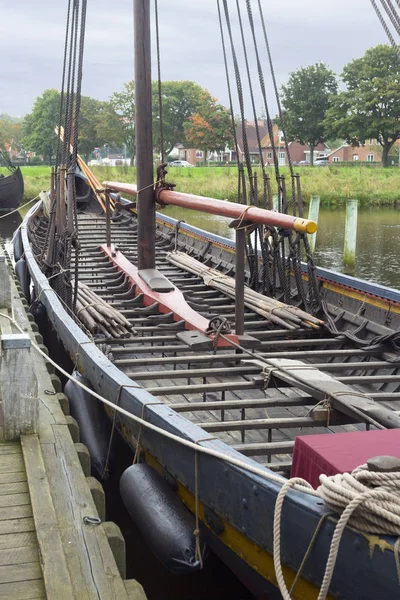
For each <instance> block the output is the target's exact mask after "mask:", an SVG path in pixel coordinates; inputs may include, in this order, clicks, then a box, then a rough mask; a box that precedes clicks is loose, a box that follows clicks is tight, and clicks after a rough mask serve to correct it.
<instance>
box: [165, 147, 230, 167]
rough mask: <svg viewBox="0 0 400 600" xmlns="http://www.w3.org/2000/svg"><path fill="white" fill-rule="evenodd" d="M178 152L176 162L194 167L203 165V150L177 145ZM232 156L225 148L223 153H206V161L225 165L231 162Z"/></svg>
mask: <svg viewBox="0 0 400 600" xmlns="http://www.w3.org/2000/svg"><path fill="white" fill-rule="evenodd" d="M178 150H179V154H178V160H187V161H188V162H190V164H192V165H194V166H196V165H198V164H203V163H204V151H203V150H198V149H196V148H185V147H184V146H183V145H182V144H179V146H178ZM232 154H233V153H232V150H229V148H226V149H225V151H223V152H207V160H208V161H214V162H220V163H227V162H231V161H232ZM171 155H172V152H171Z"/></svg>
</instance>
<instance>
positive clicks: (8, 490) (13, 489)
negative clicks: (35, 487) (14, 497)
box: [0, 481, 29, 496]
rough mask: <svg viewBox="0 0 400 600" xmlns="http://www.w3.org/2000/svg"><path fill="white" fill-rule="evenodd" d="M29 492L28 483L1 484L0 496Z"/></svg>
mask: <svg viewBox="0 0 400 600" xmlns="http://www.w3.org/2000/svg"><path fill="white" fill-rule="evenodd" d="M27 492H29V487H28V483H27V482H26V481H11V482H9V483H0V496H6V495H8V494H22V493H27Z"/></svg>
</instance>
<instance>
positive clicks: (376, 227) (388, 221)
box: [0, 206, 400, 288]
mask: <svg viewBox="0 0 400 600" xmlns="http://www.w3.org/2000/svg"><path fill="white" fill-rule="evenodd" d="M29 208H30V207H21V209H20V211H19V212H17V213H14V214H12V215H1V214H0V237H2V238H3V239H5V240H6V241H8V240H9V239H11V237H12V234H13V232H14V231H15V229H17V227H18V226H19V225H20V223H21V220H22V217H23V216H24V214H25V213H26V212H27V210H29ZM161 212H162V213H164V214H166V215H169V216H170V217H173V218H175V219H183V220H184V221H186V222H187V223H190V224H191V225H194V226H196V227H199V228H201V229H205V230H206V231H211V232H212V233H215V234H218V235H221V236H223V237H227V238H230V239H232V238H233V237H234V231H233V230H232V229H231V228H230V227H229V223H230V221H231V219H227V218H225V217H218V216H216V215H207V214H205V213H198V212H196V211H193V210H188V209H184V208H180V207H177V206H168V207H167V208H165V209H163V210H162V211H161ZM344 224H345V209H344V208H321V210H320V214H319V223H318V232H317V244H316V247H315V261H316V264H317V265H318V266H320V267H326V268H328V269H333V270H335V271H340V272H343V245H344ZM399 264H400V209H397V208H387V207H376V206H374V207H370V208H360V209H359V211H358V233H357V255H356V268H355V272H354V273H353V274H354V275H355V276H356V277H359V278H361V279H366V280H368V281H373V282H375V283H380V284H382V285H387V286H389V287H394V288H400V268H399Z"/></svg>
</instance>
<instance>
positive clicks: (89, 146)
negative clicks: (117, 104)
mask: <svg viewBox="0 0 400 600" xmlns="http://www.w3.org/2000/svg"><path fill="white" fill-rule="evenodd" d="M123 143H124V136H123V127H122V123H121V117H120V116H119V115H118V114H117V113H116V111H115V110H114V108H113V107H112V106H111V103H110V102H100V101H99V100H95V99H94V98H89V97H88V96H82V99H81V110H80V115H79V134H78V149H79V152H80V153H81V154H82V156H84V157H85V159H86V160H88V158H89V156H90V154H91V153H92V152H93V149H94V148H95V147H100V146H103V145H104V144H109V145H115V146H118V147H120V146H121V145H122V144H123Z"/></svg>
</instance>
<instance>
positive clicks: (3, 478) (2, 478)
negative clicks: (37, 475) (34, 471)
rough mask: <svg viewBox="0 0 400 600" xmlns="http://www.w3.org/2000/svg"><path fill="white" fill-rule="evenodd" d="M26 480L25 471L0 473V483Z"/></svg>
mask: <svg viewBox="0 0 400 600" xmlns="http://www.w3.org/2000/svg"><path fill="white" fill-rule="evenodd" d="M20 481H26V471H25V470H23V471H17V472H16V473H15V472H13V473H0V485H1V484H2V483H17V482H20Z"/></svg>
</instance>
